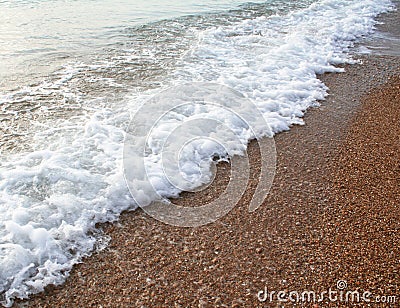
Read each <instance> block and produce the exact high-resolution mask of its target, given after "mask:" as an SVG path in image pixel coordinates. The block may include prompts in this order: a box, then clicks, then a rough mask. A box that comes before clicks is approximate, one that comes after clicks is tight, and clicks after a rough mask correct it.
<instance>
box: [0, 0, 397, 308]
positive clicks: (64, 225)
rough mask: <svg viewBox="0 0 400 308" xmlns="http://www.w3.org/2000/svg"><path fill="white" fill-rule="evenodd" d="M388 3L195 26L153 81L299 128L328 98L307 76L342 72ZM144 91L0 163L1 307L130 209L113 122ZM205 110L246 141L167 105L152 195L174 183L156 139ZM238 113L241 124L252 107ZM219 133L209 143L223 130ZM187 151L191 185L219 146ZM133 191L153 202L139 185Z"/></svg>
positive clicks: (122, 123)
mask: <svg viewBox="0 0 400 308" xmlns="http://www.w3.org/2000/svg"><path fill="white" fill-rule="evenodd" d="M390 6H391V2H390V1H386V0H366V1H356V0H354V1H351V0H322V1H319V2H316V3H313V4H311V5H310V6H309V7H307V8H305V9H300V10H295V11H293V12H290V13H288V14H287V15H274V16H269V17H258V18H255V19H251V20H244V21H238V22H237V23H234V24H230V25H228V26H219V27H214V28H212V29H207V30H196V33H197V36H198V41H197V42H196V44H193V46H192V49H191V50H190V51H189V52H188V53H187V54H186V55H185V56H184V57H183V58H182V59H181V61H180V62H179V63H178V67H177V68H176V70H175V71H174V72H173V73H172V74H170V75H169V76H167V77H166V78H165V80H164V85H163V86H162V87H161V88H162V89H165V88H166V87H168V86H169V85H176V84H181V83H183V82H193V81H209V82H217V83H221V84H224V85H227V86H229V87H232V88H233V89H235V90H237V91H238V92H241V93H243V94H244V95H245V96H246V97H248V98H249V99H251V100H252V101H253V102H254V103H255V104H256V105H257V107H258V108H259V110H260V111H261V112H262V114H263V116H264V118H265V120H266V121H267V122H268V124H269V125H270V127H271V128H272V131H273V133H278V132H280V131H283V130H288V129H289V127H290V126H291V125H293V124H302V123H303V120H302V119H301V118H302V116H303V115H304V111H305V110H306V109H307V108H309V107H310V106H315V105H317V100H322V99H324V97H325V96H326V95H327V92H326V90H327V89H326V86H325V85H324V84H323V83H322V82H321V81H319V80H318V79H317V77H316V74H321V73H324V72H341V71H342V69H340V68H337V67H335V65H336V64H339V63H344V62H348V61H351V60H350V59H349V58H348V55H347V51H348V49H349V48H350V47H351V46H352V45H353V44H354V42H355V41H356V40H357V39H359V38H361V37H362V36H364V35H367V34H368V33H370V32H371V31H373V29H374V17H375V16H376V15H377V14H379V13H381V12H385V11H387V10H388V9H389V8H390ZM157 91H158V90H157ZM153 92H155V91H154V90H153V91H148V92H144V93H140V94H137V93H132V94H130V95H128V96H127V97H126V99H125V100H124V101H120V102H116V103H114V104H113V105H111V106H108V107H107V108H104V107H97V108H96V106H95V105H93V106H92V108H94V109H95V112H94V113H93V114H92V115H91V116H90V117H87V116H83V117H79V118H77V119H74V120H62V121H61V120H60V121H58V122H57V123H54V127H52V128H51V129H48V130H46V129H41V131H40V132H38V133H37V134H36V137H35V138H34V140H32V142H33V143H36V144H41V146H38V148H41V150H40V151H35V152H32V153H29V154H19V155H14V156H9V157H7V158H4V159H2V163H1V166H0V171H1V173H0V210H1V212H2V215H1V218H0V238H1V242H0V293H1V292H3V296H4V298H5V301H4V304H7V305H10V304H11V300H12V299H13V298H15V297H20V298H25V297H27V296H28V295H29V294H32V293H36V292H40V291H42V290H43V288H44V287H45V286H46V285H48V284H51V283H53V284H59V283H62V282H63V281H64V279H65V277H66V275H67V274H68V271H69V270H70V268H71V266H72V265H73V264H74V263H76V262H78V261H79V260H81V258H82V256H84V255H87V254H89V253H90V252H91V251H93V249H95V246H96V243H97V241H98V239H99V236H98V234H96V227H95V225H96V223H98V222H105V221H113V220H115V219H117V218H118V215H119V214H120V213H121V212H122V211H123V210H127V209H135V208H136V206H137V205H136V204H135V202H134V201H133V200H134V199H133V198H132V197H131V195H130V194H129V191H128V189H127V186H126V184H125V181H124V176H123V168H122V152H123V141H124V136H125V131H124V129H125V127H126V125H127V124H128V122H129V119H130V115H129V111H131V112H134V111H135V110H137V109H138V106H139V105H140V104H141V103H142V102H143V100H144V99H146V98H147V97H149V96H150V95H151V94H152V93H153ZM249 110H251V109H249ZM246 112H247V111H246V107H245V106H244V107H243V113H246ZM205 114H208V116H210V114H211V116H212V117H214V118H215V119H216V120H218V121H220V122H221V123H224V124H226V125H227V127H229V129H230V130H231V131H234V132H236V134H237V135H238V136H239V140H244V141H247V139H248V138H250V137H251V136H252V134H249V132H248V130H247V127H246V125H245V124H244V123H242V122H240V121H237V120H235V118H229V117H228V116H227V114H226V113H223V112H219V111H218V110H211V109H204V110H202V109H201V108H198V109H195V108H193V106H192V107H190V106H188V107H187V108H186V109H185V108H184V109H180V110H179V109H178V110H177V111H176V110H175V113H173V114H172V115H170V116H169V117H167V118H166V119H167V121H166V122H164V123H158V126H156V127H155V128H154V131H153V134H152V139H151V140H150V141H151V142H150V143H149V149H150V150H151V152H150V154H149V155H148V157H147V160H148V161H151V163H152V164H153V167H152V169H151V170H152V174H151V178H152V179H151V180H152V182H153V185H154V186H155V187H156V188H157V190H158V192H159V193H160V194H161V195H162V196H164V197H170V196H176V195H177V194H179V192H180V191H181V190H180V189H178V188H176V187H175V186H173V185H172V186H171V183H170V182H168V180H167V179H165V177H164V175H163V173H162V168H160V167H159V166H158V165H157V164H158V163H159V162H160V160H161V157H160V155H161V154H160V153H159V151H158V150H159V149H158V147H159V142H158V141H157V138H160V139H162V138H165V135H166V134H167V133H168V132H169V131H172V130H173V129H174V128H175V127H177V126H179V125H180V123H184V122H185V121H188V119H194V118H202V115H205ZM142 116H143V117H146V115H145V114H144V115H142ZM247 116H248V118H250V119H251V114H247ZM249 124H250V125H253V124H254V125H255V123H249ZM198 129H199V130H200V131H201V132H202V134H204V135H206V136H207V135H209V136H211V134H213V133H215V131H213V130H210V129H209V127H198ZM267 131H268V130H267V128H266V129H265V131H264V133H265V132H267ZM221 132H222V134H220V135H219V138H222V139H223V138H224V136H225V135H226V136H230V135H229V134H225V133H223V131H221ZM183 133H184V132H183ZM258 133H259V134H260V135H262V134H263V132H262V131H259V132H258ZM49 140H51V142H49ZM225 141H226V142H227V143H229V142H231V144H230V149H231V150H232V151H231V152H229V153H228V154H231V155H232V154H235V153H240V152H241V151H243V150H244V149H245V146H242V143H236V144H234V143H232V142H234V140H233V139H229V140H225ZM236 142H237V141H236ZM193 146H194V147H195V148H193V147H192V148H188V149H187V150H186V152H183V153H182V157H183V160H182V168H181V170H180V171H181V172H183V175H184V178H186V179H189V180H191V181H192V180H198V181H199V182H198V184H199V185H200V184H203V182H204V177H205V178H206V179H207V178H210V176H211V175H210V169H209V167H210V161H211V160H210V156H212V155H216V154H219V155H222V156H224V155H226V154H227V153H226V149H224V148H222V147H220V146H218V145H216V144H214V143H212V142H210V143H207V144H204V143H202V144H196V143H194V144H193ZM224 151H225V152H224ZM204 162H206V163H204ZM136 172H137V173H140V172H144V170H140V169H138V170H136ZM200 175H202V176H200ZM184 185H187V182H186V184H185V183H184ZM140 187H146V186H145V185H143V186H140ZM183 188H190V189H192V188H193V187H187V186H183ZM134 197H135V199H140V198H144V199H147V201H151V200H152V198H153V197H152V195H148V194H147V193H146V191H143V190H140V191H138V195H136V196H134ZM154 198H155V197H154Z"/></svg>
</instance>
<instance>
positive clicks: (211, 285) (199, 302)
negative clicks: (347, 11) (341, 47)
mask: <svg viewBox="0 0 400 308" xmlns="http://www.w3.org/2000/svg"><path fill="white" fill-rule="evenodd" d="M362 59H363V62H364V64H363V65H358V64H357V65H346V66H345V68H346V72H345V73H341V74H324V75H322V76H320V78H321V80H322V81H323V82H324V83H325V84H327V85H328V87H329V88H330V91H329V93H330V96H329V97H328V98H327V100H326V101H323V102H322V103H321V107H318V108H313V109H311V110H308V111H307V113H306V116H305V117H304V119H305V123H306V125H304V126H293V127H292V128H291V130H290V131H288V132H283V133H280V134H278V135H276V136H275V143H276V148H277V152H278V153H277V154H278V156H277V159H278V160H277V173H276V176H275V180H274V184H273V186H272V189H271V191H270V193H269V195H268V196H267V198H266V200H265V201H264V203H263V205H262V206H261V207H260V208H259V209H257V210H256V211H255V212H252V213H249V212H248V210H247V205H248V200H250V199H251V197H252V192H253V190H254V188H255V187H256V186H257V182H256V181H257V178H254V177H253V178H252V179H251V181H250V183H249V186H248V189H247V191H246V193H245V195H244V196H243V197H242V200H241V201H240V202H239V204H237V205H236V206H235V207H234V208H233V209H232V210H231V212H230V213H229V214H228V215H226V216H225V217H223V218H221V219H220V220H218V221H217V222H215V223H213V224H210V225H206V226H202V227H198V228H193V229H191V228H189V229H187V228H178V227H173V226H169V225H165V224H163V223H161V222H158V221H155V220H154V219H152V218H151V217H149V216H148V215H147V214H145V213H144V212H143V211H142V210H136V211H134V212H126V213H123V214H122V215H121V218H120V220H119V221H118V222H117V223H114V224H109V225H106V226H105V228H104V230H105V233H106V234H107V235H109V236H110V237H111V242H110V244H109V246H108V247H107V248H106V249H105V250H104V251H101V252H97V253H94V254H93V255H92V256H91V257H88V258H86V259H85V260H84V262H83V263H81V264H78V265H76V266H74V268H73V269H72V271H71V275H70V277H69V278H68V279H67V281H66V282H65V284H63V285H61V286H49V287H47V288H46V290H45V292H43V293H40V294H38V295H34V296H32V297H31V299H30V300H28V301H25V302H23V301H18V302H16V303H15V305H14V306H15V307H18V306H21V307H22V306H29V307H72V306H76V305H80V306H83V307H100V306H102V307H111V306H118V307H121V306H132V307H141V306H142V307H160V306H169V307H188V306H190V307H257V306H260V307H263V306H264V307H265V306H268V305H271V304H274V305H276V304H277V303H278V302H277V301H274V302H272V303H269V302H264V303H262V302H260V301H259V300H258V299H257V294H258V292H259V291H263V290H265V288H266V287H267V288H268V290H276V291H279V290H299V291H303V290H305V289H307V290H315V291H320V290H325V289H328V288H329V287H332V288H334V287H335V286H336V282H337V281H338V280H345V281H346V282H347V283H348V289H349V290H354V289H360V290H361V289H363V290H369V291H371V292H373V293H374V294H376V295H385V294H386V295H393V294H396V293H397V294H399V291H400V286H399V284H398V281H396V277H398V272H397V274H396V270H397V271H398V264H397V262H398V260H396V256H398V254H399V251H397V252H396V251H395V250H396V249H397V250H398V247H396V245H395V243H396V242H397V243H398V242H399V240H400V238H399V235H396V230H397V233H399V232H398V231H399V230H400V226H399V222H398V221H396V219H395V218H396V215H397V217H399V215H400V209H399V208H398V205H396V202H398V201H399V194H397V195H396V190H394V192H393V194H392V195H389V194H387V195H385V197H384V198H383V199H382V200H381V199H380V194H378V192H376V195H374V198H375V199H374V205H375V206H376V207H378V208H379V209H381V210H382V212H381V213H380V215H381V217H380V218H379V215H378V214H377V213H376V212H374V211H373V207H368V206H367V205H368V204H366V201H365V200H368V198H369V194H368V193H367V192H363V193H361V192H362V189H363V188H365V187H367V186H366V184H365V183H364V182H363V181H362V180H363V179H367V178H368V179H369V180H370V181H372V184H373V187H380V188H382V187H385V185H388V181H387V179H386V178H385V174H386V173H383V174H381V177H380V178H379V181H378V180H376V183H375V179H374V176H373V174H374V173H370V172H373V171H374V169H373V168H372V167H373V162H374V161H376V160H377V159H378V158H380V157H383V156H382V155H389V154H390V153H391V154H390V155H389V156H390V157H392V158H393V159H392V160H393V161H392V162H391V165H390V166H392V164H393V163H394V164H395V165H396V162H398V160H399V158H398V157H396V152H395V151H394V150H393V149H392V148H390V149H389V150H387V151H386V148H387V147H388V146H389V147H390V146H391V143H390V142H388V143H384V145H385V147H386V148H383V149H382V151H381V152H373V151H371V147H368V148H364V147H362V145H363V144H364V143H365V140H363V138H365V137H366V136H369V135H367V134H371V138H368V140H375V139H374V138H372V137H376V136H378V137H379V136H385V137H386V135H391V136H392V135H393V133H394V135H393V136H394V137H393V136H392V139H391V140H392V143H393V140H394V139H393V138H395V137H396V132H397V136H399V134H400V131H399V127H398V123H399V122H400V118H399V117H398V116H399V113H400V110H398V109H397V110H396V109H395V108H394V104H388V107H387V108H388V110H389V111H390V112H391V113H389V115H391V116H392V117H393V119H397V122H395V121H394V120H393V121H392V122H390V121H389V123H386V126H385V127H381V126H380V125H379V123H385V116H386V114H388V113H385V114H383V113H377V112H376V110H375V109H374V108H376V106H381V105H382V104H384V103H385V102H386V103H387V100H388V99H389V98H393V97H396V95H397V98H398V94H399V91H400V90H399V89H398V87H397V86H398V82H399V79H396V78H394V79H393V78H392V76H394V75H397V76H399V68H400V61H399V58H398V57H390V56H367V57H362ZM389 77H390V78H391V79H389ZM387 82H391V86H390V87H386V88H385V86H384V85H385V84H386V83H387ZM382 86H383V87H384V88H379V87H382ZM396 87H397V88H396ZM396 89H397V90H396ZM371 90H372V92H371ZM396 91H397V92H396ZM390 93H392V94H390ZM396 93H397V94H396ZM392 100H393V99H392ZM375 101H377V102H379V103H378V105H376V104H374V102H375ZM386 103H385V104H386ZM374 106H375V107H374ZM385 106H386V105H385ZM373 107H374V108H373ZM365 119H368V121H371V123H370V124H371V125H375V126H373V127H374V130H370V131H368V127H369V126H367V124H369V122H368V121H366V120H365ZM390 119H392V118H390ZM386 122H387V121H386ZM390 123H392V126H390ZM364 124H365V125H364ZM396 124H397V126H396ZM384 129H385V130H384ZM390 129H392V130H393V132H392V133H391V134H388V131H389V132H390ZM363 136H364V137H363ZM376 140H378V139H376ZM374 142H375V143H376V141H374ZM378 143H379V142H378ZM393 146H395V145H393ZM352 149H357V151H356V153H360V152H361V154H362V153H365V154H366V155H367V154H370V158H368V159H362V161H364V162H365V164H362V165H357V164H358V163H359V160H360V159H359V158H358V156H354V155H353V152H354V151H355V150H352ZM393 151H394V152H393ZM248 153H249V157H250V162H251V164H252V168H253V170H256V169H257V159H258V155H257V146H256V145H255V143H254V142H253V143H251V144H250V145H249V149H248ZM397 153H398V152H397ZM378 154H379V156H377V155H378ZM367 156H368V155H367ZM397 156H398V155H397ZM396 158H397V161H396ZM381 162H382V165H381V168H383V170H385V169H384V168H385V167H384V166H385V164H384V163H385V160H383V161H381ZM371 164H372V167H371ZM395 165H394V166H395ZM369 167H371V168H372V169H371V170H372V171H371V170H369V169H368V168H369ZM354 168H356V169H354ZM360 168H361V170H362V171H363V172H362V173H361V174H360V175H359V176H357V175H358V173H355V172H354V170H359V169H360ZM338 170H340V172H341V174H339V173H338ZM357 172H358V171H357ZM393 172H395V173H394V174H392V173H391V178H390V179H392V180H391V181H389V182H390V183H391V184H393V185H394V186H393V187H394V188H396V184H397V186H398V181H397V182H396V176H397V179H398V178H399V177H398V176H399V172H400V171H399V170H397V171H396V169H394V171H393ZM253 173H254V172H252V175H253ZM387 174H389V173H387ZM367 175H370V176H369V177H368V176H367ZM360 177H361V178H360ZM355 179H357V181H356V180H355ZM228 180H229V167H228V166H227V165H226V164H225V165H222V166H219V167H218V174H217V178H216V180H215V182H214V183H213V184H212V185H211V186H210V187H209V188H208V189H207V190H206V191H203V192H202V193H200V194H197V193H196V194H184V195H185V196H183V197H182V198H181V199H180V202H183V203H185V202H188V203H190V201H191V200H196V199H199V198H200V199H201V198H205V197H207V196H206V195H207V194H208V193H212V192H214V193H218V191H219V190H218V187H223V183H226V182H227V181H228ZM352 181H353V182H352ZM354 181H356V182H354ZM382 181H383V182H382ZM343 183H346V184H345V188H343V187H342V186H343ZM351 183H353V184H351ZM354 183H356V184H357V185H359V186H356V184H354ZM382 183H384V184H385V185H383V186H382V185H381V184H382ZM350 184H351V185H353V186H354V187H357V190H355V191H353V186H351V185H350ZM346 185H347V186H346ZM349 185H350V186H349ZM379 192H380V193H382V191H379ZM201 194H203V195H204V196H203V197H202V196H201ZM358 196H362V197H363V198H364V197H365V198H367V199H363V198H360V200H357V198H358ZM208 197H209V196H208ZM351 198H352V199H351ZM349 200H351V202H349ZM381 201H382V202H383V203H382V202H381ZM359 202H361V203H359ZM397 204H398V203H397ZM357 205H358V206H357ZM360 205H361V206H360ZM377 215H378V216H377ZM386 218H387V219H386ZM389 218H390V219H389ZM372 221H373V222H377V223H378V224H376V225H375V228H373V225H371V222H372ZM389 222H390V224H389ZM364 227H368V228H369V229H368V230H370V231H371V230H372V231H371V232H368V230H367V229H366V228H365V232H364ZM337 230H339V231H340V233H338V231H337ZM346 232H347V233H346ZM365 236H368V238H365ZM383 236H384V237H383ZM379 238H385V239H386V241H385V242H383V243H381V245H380V246H377V241H378V240H379ZM371 243H372V244H371ZM371 245H372V246H371ZM392 245H393V246H392ZM371 247H372V248H373V250H371ZM387 249H389V250H391V249H393V252H392V253H391V252H390V251H389V252H386V250H387ZM371 253H372V255H371ZM374 253H375V255H374ZM369 261H370V262H369ZM396 275H397V276H396ZM367 280H369V283H366V282H365V281H367ZM397 280H398V279H397ZM380 289H382V290H383V291H380ZM398 300H399V301H400V298H399V299H398ZM324 304H325V303H324ZM174 305H175V306H174Z"/></svg>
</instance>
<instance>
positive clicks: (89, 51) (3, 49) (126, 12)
mask: <svg viewBox="0 0 400 308" xmlns="http://www.w3.org/2000/svg"><path fill="white" fill-rule="evenodd" d="M241 2H243V1H238V0H222V1H213V0H206V1H201V2H198V1H194V0H186V1H178V0H164V1H162V0H161V1H160V0H146V1H141V0H118V1H114V0H103V1H96V0H79V1H63V0H56V1H45V0H41V1H40V0H36V1H32V0H30V1H13V0H6V1H0V91H1V90H3V91H4V90H6V89H10V88H12V87H15V86H20V85H21V84H26V83H30V82H32V81H34V80H35V77H39V76H43V75H46V74H48V73H50V72H53V71H54V70H55V68H56V67H57V66H59V65H61V64H63V63H66V62H68V61H69V60H74V61H75V60H82V61H84V60H85V58H88V57H92V56H93V55H94V54H95V53H96V52H97V51H98V50H100V49H102V48H104V47H107V46H108V45H112V44H115V43H116V42H120V40H121V32H122V30H123V29H124V28H126V27H130V26H134V25H138V24H144V23H147V22H149V21H155V20H160V19H165V18H171V17H177V16H182V15H187V14H195V13H201V12H206V11H207V12H210V11H218V10H223V9H227V8H230V7H233V6H235V5H239V4H240V3H241ZM253 2H254V1H253Z"/></svg>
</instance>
